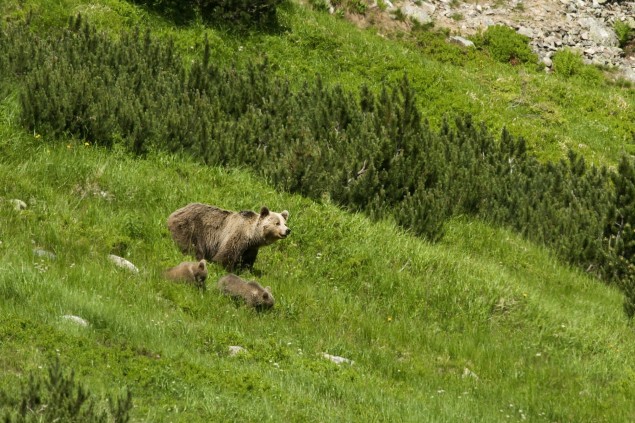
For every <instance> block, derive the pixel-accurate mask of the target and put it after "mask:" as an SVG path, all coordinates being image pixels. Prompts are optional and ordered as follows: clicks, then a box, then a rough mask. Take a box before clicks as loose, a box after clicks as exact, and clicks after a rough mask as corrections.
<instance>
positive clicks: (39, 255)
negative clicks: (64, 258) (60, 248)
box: [33, 248, 57, 260]
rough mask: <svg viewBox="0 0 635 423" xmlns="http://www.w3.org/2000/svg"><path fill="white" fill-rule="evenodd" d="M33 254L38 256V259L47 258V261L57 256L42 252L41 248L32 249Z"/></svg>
mask: <svg viewBox="0 0 635 423" xmlns="http://www.w3.org/2000/svg"><path fill="white" fill-rule="evenodd" d="M33 254H34V255H36V256H38V257H43V258H47V259H49V260H55V259H56V258H57V256H56V255H55V254H54V253H51V252H50V251H46V250H43V249H41V248H34V249H33Z"/></svg>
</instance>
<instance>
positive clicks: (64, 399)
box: [0, 359, 132, 423]
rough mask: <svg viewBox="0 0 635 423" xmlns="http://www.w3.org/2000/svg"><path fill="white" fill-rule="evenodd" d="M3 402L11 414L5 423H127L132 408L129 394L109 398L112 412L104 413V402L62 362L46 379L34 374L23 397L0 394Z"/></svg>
mask: <svg viewBox="0 0 635 423" xmlns="http://www.w3.org/2000/svg"><path fill="white" fill-rule="evenodd" d="M0 399H1V402H0V407H1V408H5V409H9V410H10V411H6V412H5V414H4V417H3V421H4V422H5V423H30V422H33V423H35V422H77V423H80V422H81V423H107V422H115V423H126V422H128V421H129V419H130V418H129V412H130V410H131V408H132V396H131V394H130V391H128V393H127V395H126V396H125V397H123V398H118V399H115V400H113V399H112V398H111V397H107V403H108V408H107V410H106V409H103V410H102V409H101V408H103V407H99V402H101V401H100V400H99V399H96V398H95V397H94V396H93V395H92V394H91V393H90V391H88V390H86V388H84V387H83V386H82V385H81V384H80V383H79V382H77V381H76V380H75V375H74V373H73V372H72V371H71V372H70V374H66V373H65V372H64V370H63V368H62V365H61V364H60V362H59V360H58V359H55V360H53V361H52V362H51V363H50V365H49V368H48V374H47V377H46V378H44V377H41V376H35V375H34V374H31V375H30V376H29V380H28V381H27V382H26V383H25V384H24V385H23V386H22V387H21V393H20V394H19V397H17V398H13V397H12V396H11V395H9V394H7V393H6V392H0Z"/></svg>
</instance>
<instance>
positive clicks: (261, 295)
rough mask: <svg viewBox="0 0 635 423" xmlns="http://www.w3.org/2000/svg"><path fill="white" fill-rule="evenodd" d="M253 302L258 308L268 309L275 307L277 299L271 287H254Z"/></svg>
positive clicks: (252, 292)
mask: <svg viewBox="0 0 635 423" xmlns="http://www.w3.org/2000/svg"><path fill="white" fill-rule="evenodd" d="M251 303H252V305H253V306H254V307H255V308H256V310H267V309H270V308H272V307H273V305H274V304H275V300H274V298H273V295H272V294H271V287H269V286H267V287H266V288H265V289H262V288H260V289H254V290H252V291H251Z"/></svg>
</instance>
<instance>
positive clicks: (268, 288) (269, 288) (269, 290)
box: [265, 286, 271, 294]
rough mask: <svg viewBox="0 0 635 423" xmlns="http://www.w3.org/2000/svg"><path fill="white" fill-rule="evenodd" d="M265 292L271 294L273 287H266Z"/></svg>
mask: <svg viewBox="0 0 635 423" xmlns="http://www.w3.org/2000/svg"><path fill="white" fill-rule="evenodd" d="M265 291H267V292H268V293H270V294H271V287H270V286H265Z"/></svg>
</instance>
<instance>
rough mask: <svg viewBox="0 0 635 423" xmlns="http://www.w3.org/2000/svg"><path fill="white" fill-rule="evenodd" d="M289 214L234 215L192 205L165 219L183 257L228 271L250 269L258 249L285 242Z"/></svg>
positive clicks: (289, 230)
mask: <svg viewBox="0 0 635 423" xmlns="http://www.w3.org/2000/svg"><path fill="white" fill-rule="evenodd" d="M288 219H289V212H288V211H287V210H284V211H283V212H281V213H275V212H271V211H269V209H268V208H267V207H262V208H261V209H260V213H256V212H253V211H251V210H247V211H241V212H234V211H229V210H223V209H221V208H218V207H216V206H210V205H207V204H201V203H192V204H188V205H187V206H185V207H183V208H180V209H178V210H177V211H175V212H174V213H172V214H171V215H170V216H169V217H168V229H169V230H170V232H171V233H172V238H173V239H174V241H175V242H176V244H177V245H178V246H179V248H180V249H181V251H182V252H183V253H184V254H193V255H195V256H196V259H197V260H201V259H206V260H207V261H210V262H215V263H219V264H221V265H222V266H223V267H225V269H226V270H228V271H230V272H231V271H234V270H235V269H240V268H245V267H247V268H253V265H254V263H255V261H256V257H257V255H258V249H259V248H260V247H263V246H265V245H270V244H273V243H274V242H276V241H277V240H279V239H284V238H286V237H287V236H288V235H289V234H290V233H291V229H289V228H288V227H287V220H288Z"/></svg>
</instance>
